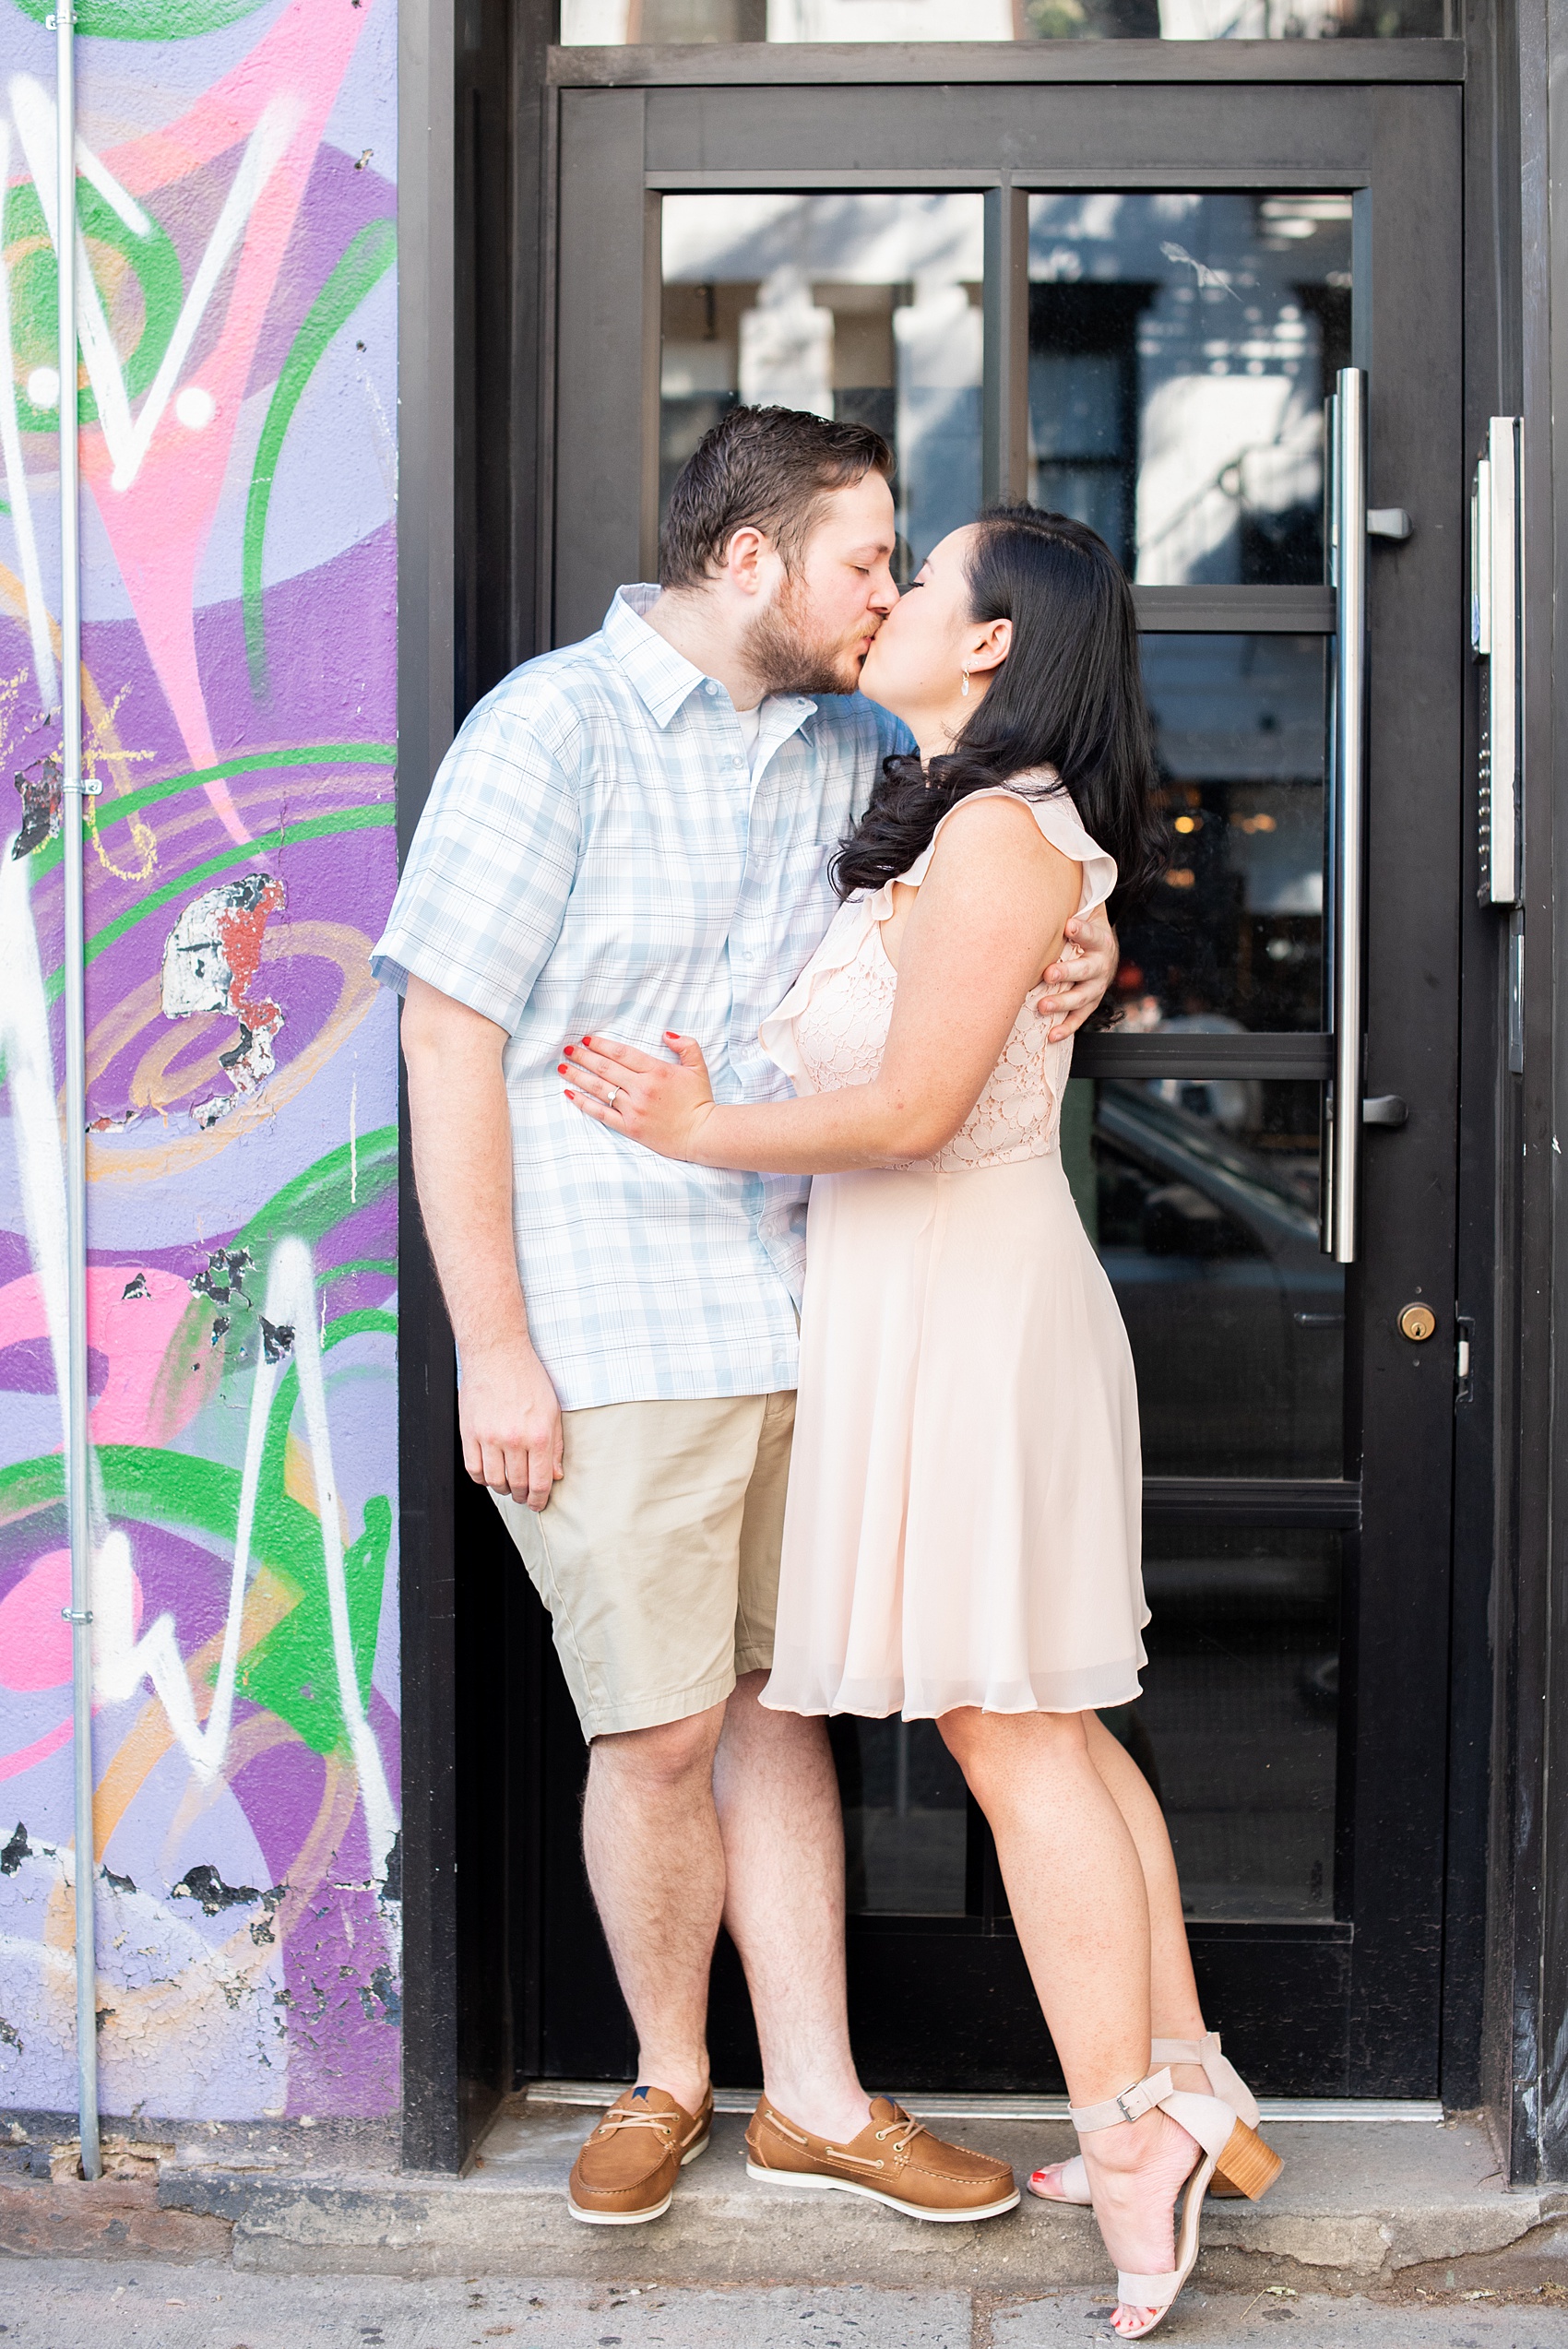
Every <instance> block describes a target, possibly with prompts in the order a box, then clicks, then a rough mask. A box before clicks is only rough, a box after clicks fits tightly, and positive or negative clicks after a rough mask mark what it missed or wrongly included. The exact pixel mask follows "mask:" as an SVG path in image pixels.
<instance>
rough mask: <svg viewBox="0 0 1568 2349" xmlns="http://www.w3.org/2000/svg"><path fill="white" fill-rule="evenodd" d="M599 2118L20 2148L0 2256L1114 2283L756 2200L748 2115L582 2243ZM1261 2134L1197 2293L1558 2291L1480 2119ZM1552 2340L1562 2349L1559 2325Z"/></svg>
mask: <svg viewBox="0 0 1568 2349" xmlns="http://www.w3.org/2000/svg"><path fill="white" fill-rule="evenodd" d="M731 2101H733V2100H731ZM592 2118H593V2116H592V2113H591V2112H590V2111H588V2110H586V2109H584V2108H582V2107H574V2106H562V2105H549V2104H544V2103H540V2102H538V2101H535V2102H533V2103H528V2102H519V2103H517V2104H516V2105H515V2106H513V2107H512V2108H511V2109H509V2110H508V2111H506V2112H505V2113H504V2114H503V2116H502V2117H501V2118H500V2119H499V2120H498V2122H497V2123H496V2125H495V2127H494V2128H493V2130H492V2131H491V2134H490V2136H489V2138H488V2139H487V2141H486V2142H485V2144H484V2147H483V2149H482V2151H481V2155H480V2157H479V2159H478V2160H477V2162H476V2163H475V2165H474V2167H473V2169H472V2170H471V2172H470V2174H469V2176H467V2177H463V2178H453V2177H429V2176H415V2175H410V2174H408V2173H399V2172H397V2171H395V2170H392V2169H389V2168H387V2167H386V2166H374V2167H373V2166H369V2165H366V2164H365V2159H364V2157H365V2155H366V2154H367V2153H368V2154H369V2155H370V2157H371V2159H372V2160H374V2141H368V2142H367V2141H365V2140H364V2139H362V2138H360V2137H357V2136H356V2132H355V2130H354V2129H353V2128H352V2126H351V2125H349V2124H339V2125H337V2126H335V2128H334V2129H333V2130H332V2131H331V2133H330V2135H328V2134H327V2132H325V2131H323V2132H319V2133H313V2132H303V2131H302V2130H299V2129H294V2130H286V2131H279V2132H275V2133H272V2134H269V2133H268V2132H267V2130H264V2129H257V2128H254V2127H251V2126H247V2127H246V2128H245V2129H244V2130H243V2131H230V2132H212V2131H204V2132H203V2133H202V2134H201V2135H200V2136H193V2137H192V2138H191V2139H190V2141H187V2142H184V2143H181V2144H176V2145H169V2146H164V2147H162V2148H153V2147H152V2146H150V2145H148V2146H147V2147H145V2148H144V2149H143V2151H142V2152H141V2153H139V2154H130V2155H125V2156H122V2157H121V2159H120V2161H119V2164H118V2165H119V2167H120V2168H121V2170H122V2172H123V2174H122V2175H121V2176H120V2177H108V2178H105V2179H104V2180H102V2181H101V2183H100V2184H98V2185H96V2186H91V2187H89V2186H85V2185H83V2184H81V2183H80V2181H79V2180H73V2181H69V2182H66V2181H64V2180H63V2178H62V2177H61V2174H62V2172H63V2170H64V2168H65V2162H64V2160H63V2159H61V2158H59V2157H57V2158H56V2161H55V2165H54V2166H55V2177H56V2179H57V2180H60V2182H51V2180H50V2177H49V2174H48V2173H49V2166H50V2165H49V2149H48V2147H47V2145H45V2144H44V2143H42V2141H40V2142H35V2143H33V2144H32V2146H31V2147H30V2151H29V2152H28V2153H26V2154H25V2155H23V2154H22V2153H21V2152H20V2151H19V2150H18V2153H17V2154H16V2155H14V2156H13V2159H14V2162H15V2164H16V2166H14V2167H13V2169H12V2173H11V2176H10V2177H9V2178H8V2179H6V2180H4V2181H3V2182H0V2253H4V2252H7V2251H8V2252H11V2253H13V2254H18V2255H21V2256H24V2257H31V2258H34V2259H38V2258H43V2259H47V2258H51V2257H80V2256H83V2255H86V2256H89V2257H97V2258H103V2259H114V2260H126V2259H141V2260H148V2259H152V2260H186V2261H191V2262H196V2263H200V2262H206V2261H209V2260H216V2261H220V2262H223V2263H225V2264H227V2265H229V2266H232V2268H233V2269H235V2270H239V2271H245V2272H268V2273H272V2274H275V2275H279V2276H298V2275H300V2274H303V2273H314V2274H318V2275H331V2274H335V2273H339V2274H353V2275H368V2274H379V2275H383V2276H403V2277H421V2276H423V2277H437V2276H457V2277H474V2276H483V2277H492V2278H504V2277H513V2278H530V2279H537V2278H540V2277H547V2278H549V2277H554V2278H561V2279H571V2280H573V2281H574V2282H575V2283H578V2284H596V2285H603V2286H607V2287H615V2286H618V2285H620V2284H623V2283H625V2284H631V2283H638V2284H661V2285H671V2286H680V2287H683V2288H695V2287H705V2286H715V2285H720V2286H725V2287H731V2288H735V2289H740V2288H743V2287H761V2286H769V2287H771V2286H776V2285H791V2286H793V2285H800V2286H805V2287H809V2288H810V2289H812V2290H819V2289H826V2288H827V2287H829V2286H831V2287H834V2288H837V2287H839V2286H848V2285H872V2286H875V2287H878V2288H879V2289H886V2288H892V2287H898V2288H901V2289H903V2290H906V2291H915V2292H917V2293H921V2292H923V2293H926V2294H932V2293H934V2294H937V2295H939V2296H940V2295H941V2294H943V2293H944V2292H949V2291H956V2292H958V2293H960V2294H962V2295H964V2296H966V2297H967V2296H971V2295H974V2294H980V2295H981V2296H988V2295H989V2296H1001V2297H1002V2298H1008V2297H1011V2296H1026V2297H1032V2296H1039V2295H1040V2294H1045V2293H1060V2292H1074V2291H1078V2292H1082V2291H1085V2290H1087V2291H1091V2292H1092V2291H1103V2290H1104V2289H1105V2287H1106V2286H1107V2285H1108V2284H1109V2283H1110V2271H1109V2266H1108V2263H1107V2261H1106V2259H1105V2255H1104V2251H1103V2249H1102V2248H1101V2245H1100V2242H1099V2233H1098V2230H1097V2229H1096V2227H1095V2225H1094V2222H1093V2218H1092V2215H1091V2214H1090V2213H1088V2212H1087V2211H1079V2210H1071V2209H1065V2208H1063V2207H1062V2206H1061V2205H1059V2204H1051V2203H1045V2202H1040V2201H1036V2200H1034V2198H1033V2197H1031V2196H1028V2195H1026V2196H1025V2198H1024V2201H1023V2204H1022V2207H1021V2208H1020V2209H1019V2210H1017V2211H1016V2212H1014V2213H1009V2214H1008V2215H1007V2216H1006V2217H1004V2218H1000V2219H994V2220H992V2221H990V2222H988V2223H986V2224H980V2225H973V2224H969V2225H942V2226H933V2225H922V2224H917V2223H915V2222H914V2221H911V2220H909V2219H905V2218H901V2217H899V2216H898V2215H897V2213H893V2212H890V2211H887V2210H885V2209H883V2208H882V2207H881V2206H880V2205H879V2204H876V2203H873V2202H870V2201H864V2200H862V2199H860V2198H858V2197H851V2196H848V2195H837V2194H834V2195H823V2194H803V2193H800V2192H798V2191H792V2190H790V2189H778V2188H773V2187H768V2186H764V2185H758V2184H755V2183H754V2182H753V2181H751V2180H749V2179H748V2178H747V2177H746V2174H745V2161H744V2149H743V2146H742V2129H743V2125H744V2123H743V2118H742V2114H741V2113H740V2112H738V2111H731V2112H721V2113H720V2115H719V2119H718V2121H717V2123H716V2125H715V2130H714V2141H713V2144H712V2146H711V2148H710V2149H709V2151H708V2152H707V2154H706V2155H705V2157H704V2158H703V2159H702V2160H701V2161H699V2162H696V2163H694V2164H693V2165H692V2166H691V2167H690V2168H689V2169H687V2170H685V2171H683V2174H682V2178H681V2182H680V2185H679V2188H678V2189H677V2193H676V2200H675V2204H674V2207H673V2209H672V2210H671V2212H670V2213H669V2215H668V2216H667V2217H665V2218H662V2219H659V2220H658V2221H656V2222H655V2223H653V2224H651V2225H648V2226H643V2227H631V2228H627V2227H613V2228H606V2227H585V2226H582V2225H579V2224H576V2223H575V2222H574V2221H573V2220H572V2219H571V2218H570V2216H569V2215H568V2213H567V2211H566V2208H565V2203H564V2186H565V2179H566V2173H567V2170H568V2168H569V2167H570V2165H571V2162H572V2158H573V2155H574V2153H576V2148H577V2146H578V2144H579V2143H580V2141H581V2140H582V2137H583V2135H584V2134H585V2133H586V2130H587V2129H588V2127H589V2126H590V2125H591V2121H592ZM933 2119H934V2121H935V2125H936V2126H937V2127H938V2128H939V2129H940V2130H942V2131H943V2132H944V2133H945V2134H949V2135H951V2136H954V2137H956V2138H959V2139H961V2140H963V2141H967V2142H969V2143H974V2144H979V2145H983V2146H985V2147H987V2148H988V2149H989V2150H991V2151H992V2152H995V2153H1003V2154H1004V2155H1005V2156H1006V2157H1007V2158H1008V2159H1009V2160H1011V2161H1012V2163H1013V2165H1014V2166H1015V2169H1016V2171H1017V2173H1018V2176H1019V2178H1020V2182H1021V2181H1022V2179H1023V2177H1026V2176H1027V2174H1028V2171H1029V2170H1030V2169H1032V2168H1034V2167H1035V2166H1037V2165H1039V2163H1041V2162H1043V2161H1049V2160H1055V2159H1059V2158H1061V2157H1062V2156H1063V2154H1065V2153H1068V2152H1069V2151H1070V2150H1071V2148H1072V2142H1073V2140H1072V2136H1071V2132H1070V2131H1069V2130H1068V2129H1067V2128H1066V2126H1065V2125H1064V2124H1062V2123H1059V2122H1052V2121H1051V2120H1039V2121H1030V2120H1017V2119H1013V2118H996V2117H990V2118H984V2119H975V2120H956V2119H952V2118H935V2117H934V2116H933ZM1265 2126H1266V2130H1267V2134H1268V2137H1269V2140H1270V2141H1271V2142H1272V2143H1273V2144H1274V2145H1275V2146H1276V2147H1277V2150H1278V2151H1279V2153H1281V2154H1282V2155H1283V2156H1284V2159H1285V2165H1286V2166H1285V2173H1284V2176H1283V2177H1281V2179H1280V2180H1279V2182H1278V2184H1277V2186H1276V2187H1275V2188H1274V2189H1273V2191H1272V2192H1271V2193H1270V2194H1269V2195H1268V2197H1267V2199H1266V2200H1265V2201H1262V2202H1258V2203H1249V2202H1239V2201H1226V2202H1216V2201H1212V2200H1211V2201H1210V2202H1209V2204H1208V2207H1207V2209H1206V2213H1205V2218H1204V2253H1203V2260H1202V2264H1201V2268H1200V2276H1201V2278H1202V2280H1203V2282H1204V2284H1205V2285H1206V2288H1208V2289H1211V2290H1215V2291H1220V2292H1224V2291H1241V2292H1245V2293H1247V2294H1256V2293H1258V2292H1260V2291H1266V2290H1267V2289H1268V2288H1270V2287H1274V2286H1277V2287H1281V2288H1283V2289H1289V2290H1292V2291H1294V2292H1296V2293H1298V2294H1313V2293H1322V2292H1325V2291H1326V2292H1330V2293H1337V2294H1354V2293H1368V2292H1371V2293H1373V2294H1376V2295H1383V2294H1395V2295H1399V2296H1404V2297H1405V2298H1407V2299H1409V2298H1411V2297H1413V2296H1414V2295H1415V2294H1416V2293H1418V2292H1428V2293H1439V2294H1443V2295H1452V2294H1457V2293H1462V2292H1464V2291H1467V2290H1469V2291H1502V2292H1504V2293H1507V2294H1509V2295H1518V2294H1520V2293H1526V2294H1527V2293H1529V2292H1532V2291H1535V2290H1537V2289H1538V2288H1542V2287H1547V2286H1550V2287H1552V2288H1554V2289H1555V2288H1559V2287H1561V2286H1563V2285H1568V2191H1564V2190H1562V2189H1550V2190H1547V2191H1544V2192H1542V2191H1535V2190H1527V2191H1518V2192H1507V2191H1505V2190H1504V2189H1503V2183H1502V2179H1501V2177H1500V2176H1499V2174H1498V2169H1497V2164H1496V2161H1495V2158H1494V2156H1493V2153H1492V2151H1491V2145H1490V2142H1489V2141H1488V2138H1487V2135H1486V2132H1485V2130H1484V2129H1483V2128H1482V2127H1481V2126H1480V2124H1479V2121H1478V2120H1476V2119H1474V2118H1464V2117H1461V2118H1456V2119H1450V2120H1446V2121H1444V2120H1441V2119H1434V2118H1423V2119H1396V2118H1383V2119H1360V2118H1358V2119H1354V2120H1346V2119H1343V2118H1341V2119H1334V2120H1307V2119H1300V2118H1296V2119H1286V2120H1279V2121H1276V2120H1272V2119H1271V2120H1269V2121H1267V2122H1266V2124H1265ZM356 2155H358V2157H359V2158H357V2159H356ZM385 2157H386V2156H385V2150H383V2156H382V2158H383V2161H385ZM1473 2305H1476V2306H1482V2305H1484V2304H1483V2303H1475V2304H1473ZM1259 2320H1260V2321H1261V2320H1262V2318H1261V2316H1260V2319H1259ZM1562 2332H1563V2338H1564V2344H1565V2349H1568V2325H1564V2326H1563V2327H1562ZM1022 2340H1023V2336H1021V2335H1020V2336H1019V2343H1020V2349H1022ZM3 2349H10V2343H9V2341H8V2340H7V2341H6V2342H5V2343H4V2344H3ZM229 2349H232V2344H229ZM251 2349H255V2344H254V2343H252V2344H251Z"/></svg>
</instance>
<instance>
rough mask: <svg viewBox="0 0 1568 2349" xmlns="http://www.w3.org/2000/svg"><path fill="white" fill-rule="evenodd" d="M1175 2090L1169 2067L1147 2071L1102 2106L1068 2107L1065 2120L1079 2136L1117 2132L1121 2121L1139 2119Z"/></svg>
mask: <svg viewBox="0 0 1568 2349" xmlns="http://www.w3.org/2000/svg"><path fill="white" fill-rule="evenodd" d="M1175 2087H1176V2083H1175V2082H1174V2081H1173V2080H1172V2079H1171V2077H1170V2070H1169V2068H1167V2069H1165V2070H1160V2071H1151V2072H1148V2073H1146V2075H1145V2077H1144V2078H1143V2079H1142V2080H1140V2081H1138V2082H1135V2084H1134V2086H1133V2087H1131V2088H1125V2089H1123V2092H1122V2094H1121V2095H1119V2096H1111V2097H1109V2098H1108V2099H1107V2101H1106V2102H1105V2103H1104V2104H1102V2105H1069V2106H1068V2107H1067V2112H1068V2117H1069V2118H1070V2119H1071V2121H1072V2123H1073V2126H1074V2128H1075V2130H1077V2132H1078V2134H1079V2136H1080V2137H1087V2136H1091V2135H1092V2134H1093V2132H1094V2131H1095V2130H1097V2129H1117V2128H1120V2126H1121V2124H1122V2123H1123V2121H1124V2120H1142V2118H1143V2117H1144V2115H1145V2113H1150V2112H1153V2110H1154V2108H1155V2106H1156V2105H1162V2104H1163V2103H1164V2102H1165V2099H1166V2098H1167V2096H1170V2095H1173V2094H1175Z"/></svg>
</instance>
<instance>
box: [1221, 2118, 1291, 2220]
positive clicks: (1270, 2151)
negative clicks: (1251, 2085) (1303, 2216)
mask: <svg viewBox="0 0 1568 2349" xmlns="http://www.w3.org/2000/svg"><path fill="white" fill-rule="evenodd" d="M1216 2166H1217V2168H1218V2171H1219V2173H1220V2175H1221V2177H1224V2178H1225V2180H1226V2181H1227V2183H1228V2184H1229V2185H1231V2186H1233V2187H1234V2188H1235V2189H1236V2191H1237V2192H1238V2193H1239V2194H1244V2195H1245V2196H1246V2198H1247V2200H1248V2201H1249V2202H1255V2201H1258V2200H1259V2198H1260V2197H1261V2196H1263V2195H1265V2194H1266V2193H1267V2192H1268V2189H1269V2188H1270V2187H1271V2186H1272V2185H1273V2183H1274V2181H1275V2179H1276V2178H1277V2177H1278V2175H1279V2173H1280V2171H1281V2170H1282V2169H1283V2168H1284V2166H1285V2165H1284V2163H1283V2162H1282V2161H1281V2160H1280V2158H1279V2156H1278V2154H1277V2153H1276V2152H1275V2150H1274V2148H1273V2146H1272V2145H1265V2143H1264V2141H1263V2139H1262V2138H1261V2137H1260V2136H1259V2135H1258V2133H1257V2130H1255V2129H1249V2128H1248V2127H1247V2124H1246V2122H1245V2121H1244V2120H1239V2121H1238V2122H1237V2123H1236V2126H1235V2128H1234V2129H1233V2130H1231V2131H1230V2138H1229V2143H1228V2144H1227V2146H1226V2148H1225V2151H1224V2152H1223V2153H1221V2154H1220V2156H1219V2160H1218V2164H1217V2165H1216Z"/></svg>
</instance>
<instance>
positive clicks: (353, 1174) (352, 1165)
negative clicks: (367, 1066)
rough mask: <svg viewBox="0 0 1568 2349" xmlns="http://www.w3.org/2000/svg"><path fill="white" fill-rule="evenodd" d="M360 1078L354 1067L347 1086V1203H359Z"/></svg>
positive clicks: (351, 1204)
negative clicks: (351, 1077)
mask: <svg viewBox="0 0 1568 2349" xmlns="http://www.w3.org/2000/svg"><path fill="white" fill-rule="evenodd" d="M359 1123H360V1078H359V1071H358V1070H357V1069H356V1070H355V1072H354V1074H353V1079H352V1081H351V1083H350V1086H349V1204H350V1207H357V1206H358V1205H359V1204H360V1135H359Z"/></svg>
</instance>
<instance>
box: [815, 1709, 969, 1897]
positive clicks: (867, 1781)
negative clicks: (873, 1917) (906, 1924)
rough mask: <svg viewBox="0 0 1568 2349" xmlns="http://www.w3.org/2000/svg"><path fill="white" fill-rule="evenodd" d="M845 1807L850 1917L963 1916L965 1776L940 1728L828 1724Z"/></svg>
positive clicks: (851, 1719)
mask: <svg viewBox="0 0 1568 2349" xmlns="http://www.w3.org/2000/svg"><path fill="white" fill-rule="evenodd" d="M827 1726H828V1735H829V1737H830V1738H832V1741H833V1758H834V1761H835V1762H836V1763H837V1770H838V1792H839V1797H840V1798H841V1800H842V1802H843V1805H844V1869H845V1879H846V1885H847V1891H848V1897H849V1912H850V1914H851V1916H859V1915H862V1914H864V1913H865V1912H866V1911H868V1910H881V1911H884V1912H891V1913H893V1914H895V1915H901V1916H963V1914H964V1905H965V1903H964V1894H965V1885H966V1880H967V1879H966V1875H965V1869H966V1837H965V1823H966V1817H967V1804H966V1796H965V1788H964V1774H963V1772H962V1771H961V1770H960V1769H959V1767H958V1765H957V1763H956V1762H955V1761H954V1759H953V1757H952V1755H951V1754H950V1753H949V1752H948V1750H947V1748H946V1747H945V1746H944V1744H943V1742H942V1737H941V1733H940V1732H939V1730H938V1729H937V1726H936V1724H935V1722H934V1721H863V1720H861V1719H860V1718H859V1717H858V1716H857V1715H855V1714H839V1715H838V1717H837V1719H836V1720H833V1721H830V1722H829V1723H828V1725H827Z"/></svg>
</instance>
